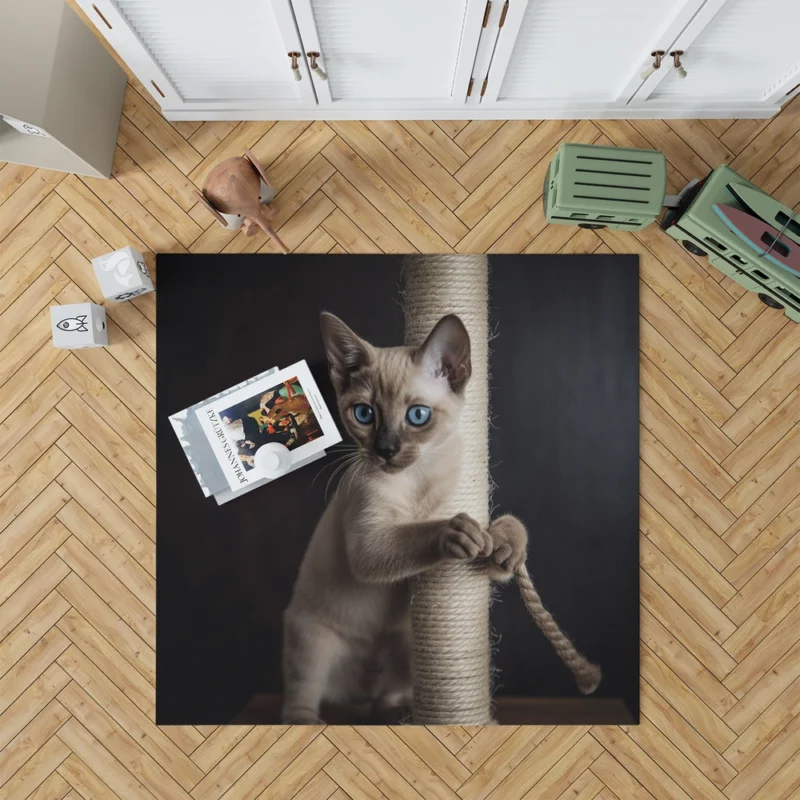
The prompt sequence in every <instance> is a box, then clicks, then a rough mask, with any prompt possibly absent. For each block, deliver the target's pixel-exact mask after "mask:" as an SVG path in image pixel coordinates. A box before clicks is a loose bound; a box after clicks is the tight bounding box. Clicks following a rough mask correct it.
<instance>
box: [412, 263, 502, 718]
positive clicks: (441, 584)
mask: <svg viewBox="0 0 800 800" xmlns="http://www.w3.org/2000/svg"><path fill="white" fill-rule="evenodd" d="M404 274H405V286H406V289H405V309H406V337H405V340H406V344H407V345H411V346H419V345H421V344H422V343H423V342H424V341H425V337H426V336H427V335H428V334H429V333H430V331H431V329H432V328H433V326H434V325H435V324H436V323H437V322H438V321H439V320H440V319H441V317H442V316H444V315H445V314H449V313H452V314H457V315H458V316H459V317H460V318H461V320H462V322H463V323H464V325H465V326H466V328H467V331H468V332H469V337H470V342H471V347H472V377H471V378H470V380H469V382H468V383H467V388H466V395H465V402H464V410H463V413H462V417H461V423H460V428H461V432H462V438H463V448H464V449H463V458H462V468H461V475H460V478H459V482H458V486H457V488H456V491H455V492H454V493H453V495H452V497H451V498H450V499H449V501H448V502H447V504H446V506H445V508H443V509H442V516H447V517H449V516H454V515H455V514H458V513H459V512H465V513H467V514H469V515H470V516H471V517H473V518H474V519H475V520H476V521H477V522H479V523H480V524H481V525H487V524H488V522H489V425H488V420H489V375H488V361H489V345H488V342H489V321H488V318H489V310H488V294H489V286H488V261H487V258H486V256H479V255H472V256H463V255H458V256H448V255H443V256H409V257H408V258H407V259H406V260H405V263H404ZM489 600H490V596H489V577H488V573H487V571H486V567H485V565H483V564H475V563H469V564H459V563H451V564H446V565H443V566H441V567H438V568H437V569H435V570H432V571H431V572H428V573H425V574H423V575H421V576H420V577H419V578H417V579H416V581H415V583H414V588H413V600H412V604H411V624H412V627H413V631H414V653H413V670H414V722H415V723H417V724H423V725H486V724H489V723H491V722H492V715H491V707H490V705H491V693H490V684H491V675H490V663H491V659H490V649H489Z"/></svg>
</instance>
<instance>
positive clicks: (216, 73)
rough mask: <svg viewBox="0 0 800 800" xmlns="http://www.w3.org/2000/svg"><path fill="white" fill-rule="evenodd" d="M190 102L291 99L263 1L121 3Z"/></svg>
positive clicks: (135, 0) (281, 53) (147, 0)
mask: <svg viewBox="0 0 800 800" xmlns="http://www.w3.org/2000/svg"><path fill="white" fill-rule="evenodd" d="M116 4H117V7H118V8H119V10H120V12H121V13H122V15H123V16H124V17H125V19H126V20H127V21H128V23H129V24H130V26H131V27H132V28H133V30H134V31H135V32H136V34H137V35H138V36H139V38H140V39H141V40H142V42H143V43H144V45H145V47H147V49H148V51H149V52H150V53H151V54H152V56H153V58H154V59H155V61H156V62H157V63H158V64H159V65H160V66H161V69H162V70H163V71H164V72H165V74H166V75H167V76H168V77H169V79H170V81H171V82H172V84H173V85H174V86H175V88H176V89H177V90H178V92H179V93H180V95H181V96H182V97H183V98H184V99H186V100H199V99H207V100H220V99H226V100H237V99H292V98H294V97H295V95H296V90H295V87H294V86H293V83H294V81H292V79H291V74H290V72H289V70H288V59H287V55H286V52H287V51H286V50H285V49H284V46H283V41H282V39H281V36H280V33H279V32H278V28H277V25H276V21H275V16H274V14H273V12H272V8H271V7H270V4H269V3H267V2H262V0H225V2H202V0H166V1H165V0H116Z"/></svg>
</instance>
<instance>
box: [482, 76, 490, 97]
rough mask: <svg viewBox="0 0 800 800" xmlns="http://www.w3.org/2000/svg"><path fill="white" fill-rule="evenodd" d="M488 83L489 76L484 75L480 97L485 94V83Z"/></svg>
mask: <svg viewBox="0 0 800 800" xmlns="http://www.w3.org/2000/svg"><path fill="white" fill-rule="evenodd" d="M488 83H489V78H488V77H486V78H484V79H483V86H481V97H483V96H484V95H485V94H486V85H487V84H488Z"/></svg>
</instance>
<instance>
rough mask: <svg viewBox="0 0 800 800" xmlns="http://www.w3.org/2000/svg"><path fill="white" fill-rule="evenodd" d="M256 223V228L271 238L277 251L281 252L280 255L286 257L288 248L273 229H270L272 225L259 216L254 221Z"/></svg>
mask: <svg viewBox="0 0 800 800" xmlns="http://www.w3.org/2000/svg"><path fill="white" fill-rule="evenodd" d="M256 222H257V223H258V227H259V228H261V230H262V231H264V233H266V234H267V236H269V237H271V238H272V239H273V240H274V241H275V244H277V245H278V249H279V250H280V251H281V253H283V254H284V255H286V254H287V253H288V252H289V248H288V247H287V246H286V245H285V244H284V242H283V240H282V239H281V237H280V236H278V234H277V233H275V229H274V228H273V227H272V225H270V224H269V222H267V220H265V219H263V218H262V217H260V216H259V217H258V218H257V219H256Z"/></svg>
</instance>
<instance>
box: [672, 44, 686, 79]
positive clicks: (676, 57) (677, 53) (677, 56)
mask: <svg viewBox="0 0 800 800" xmlns="http://www.w3.org/2000/svg"><path fill="white" fill-rule="evenodd" d="M670 55H671V56H672V60H673V63H674V64H675V69H676V70H678V77H679V78H680V79H681V80H683V78H685V77H686V74H687V73H686V70H685V69H684V68H683V64H681V56H682V55H683V50H672V51H671V52H670Z"/></svg>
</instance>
